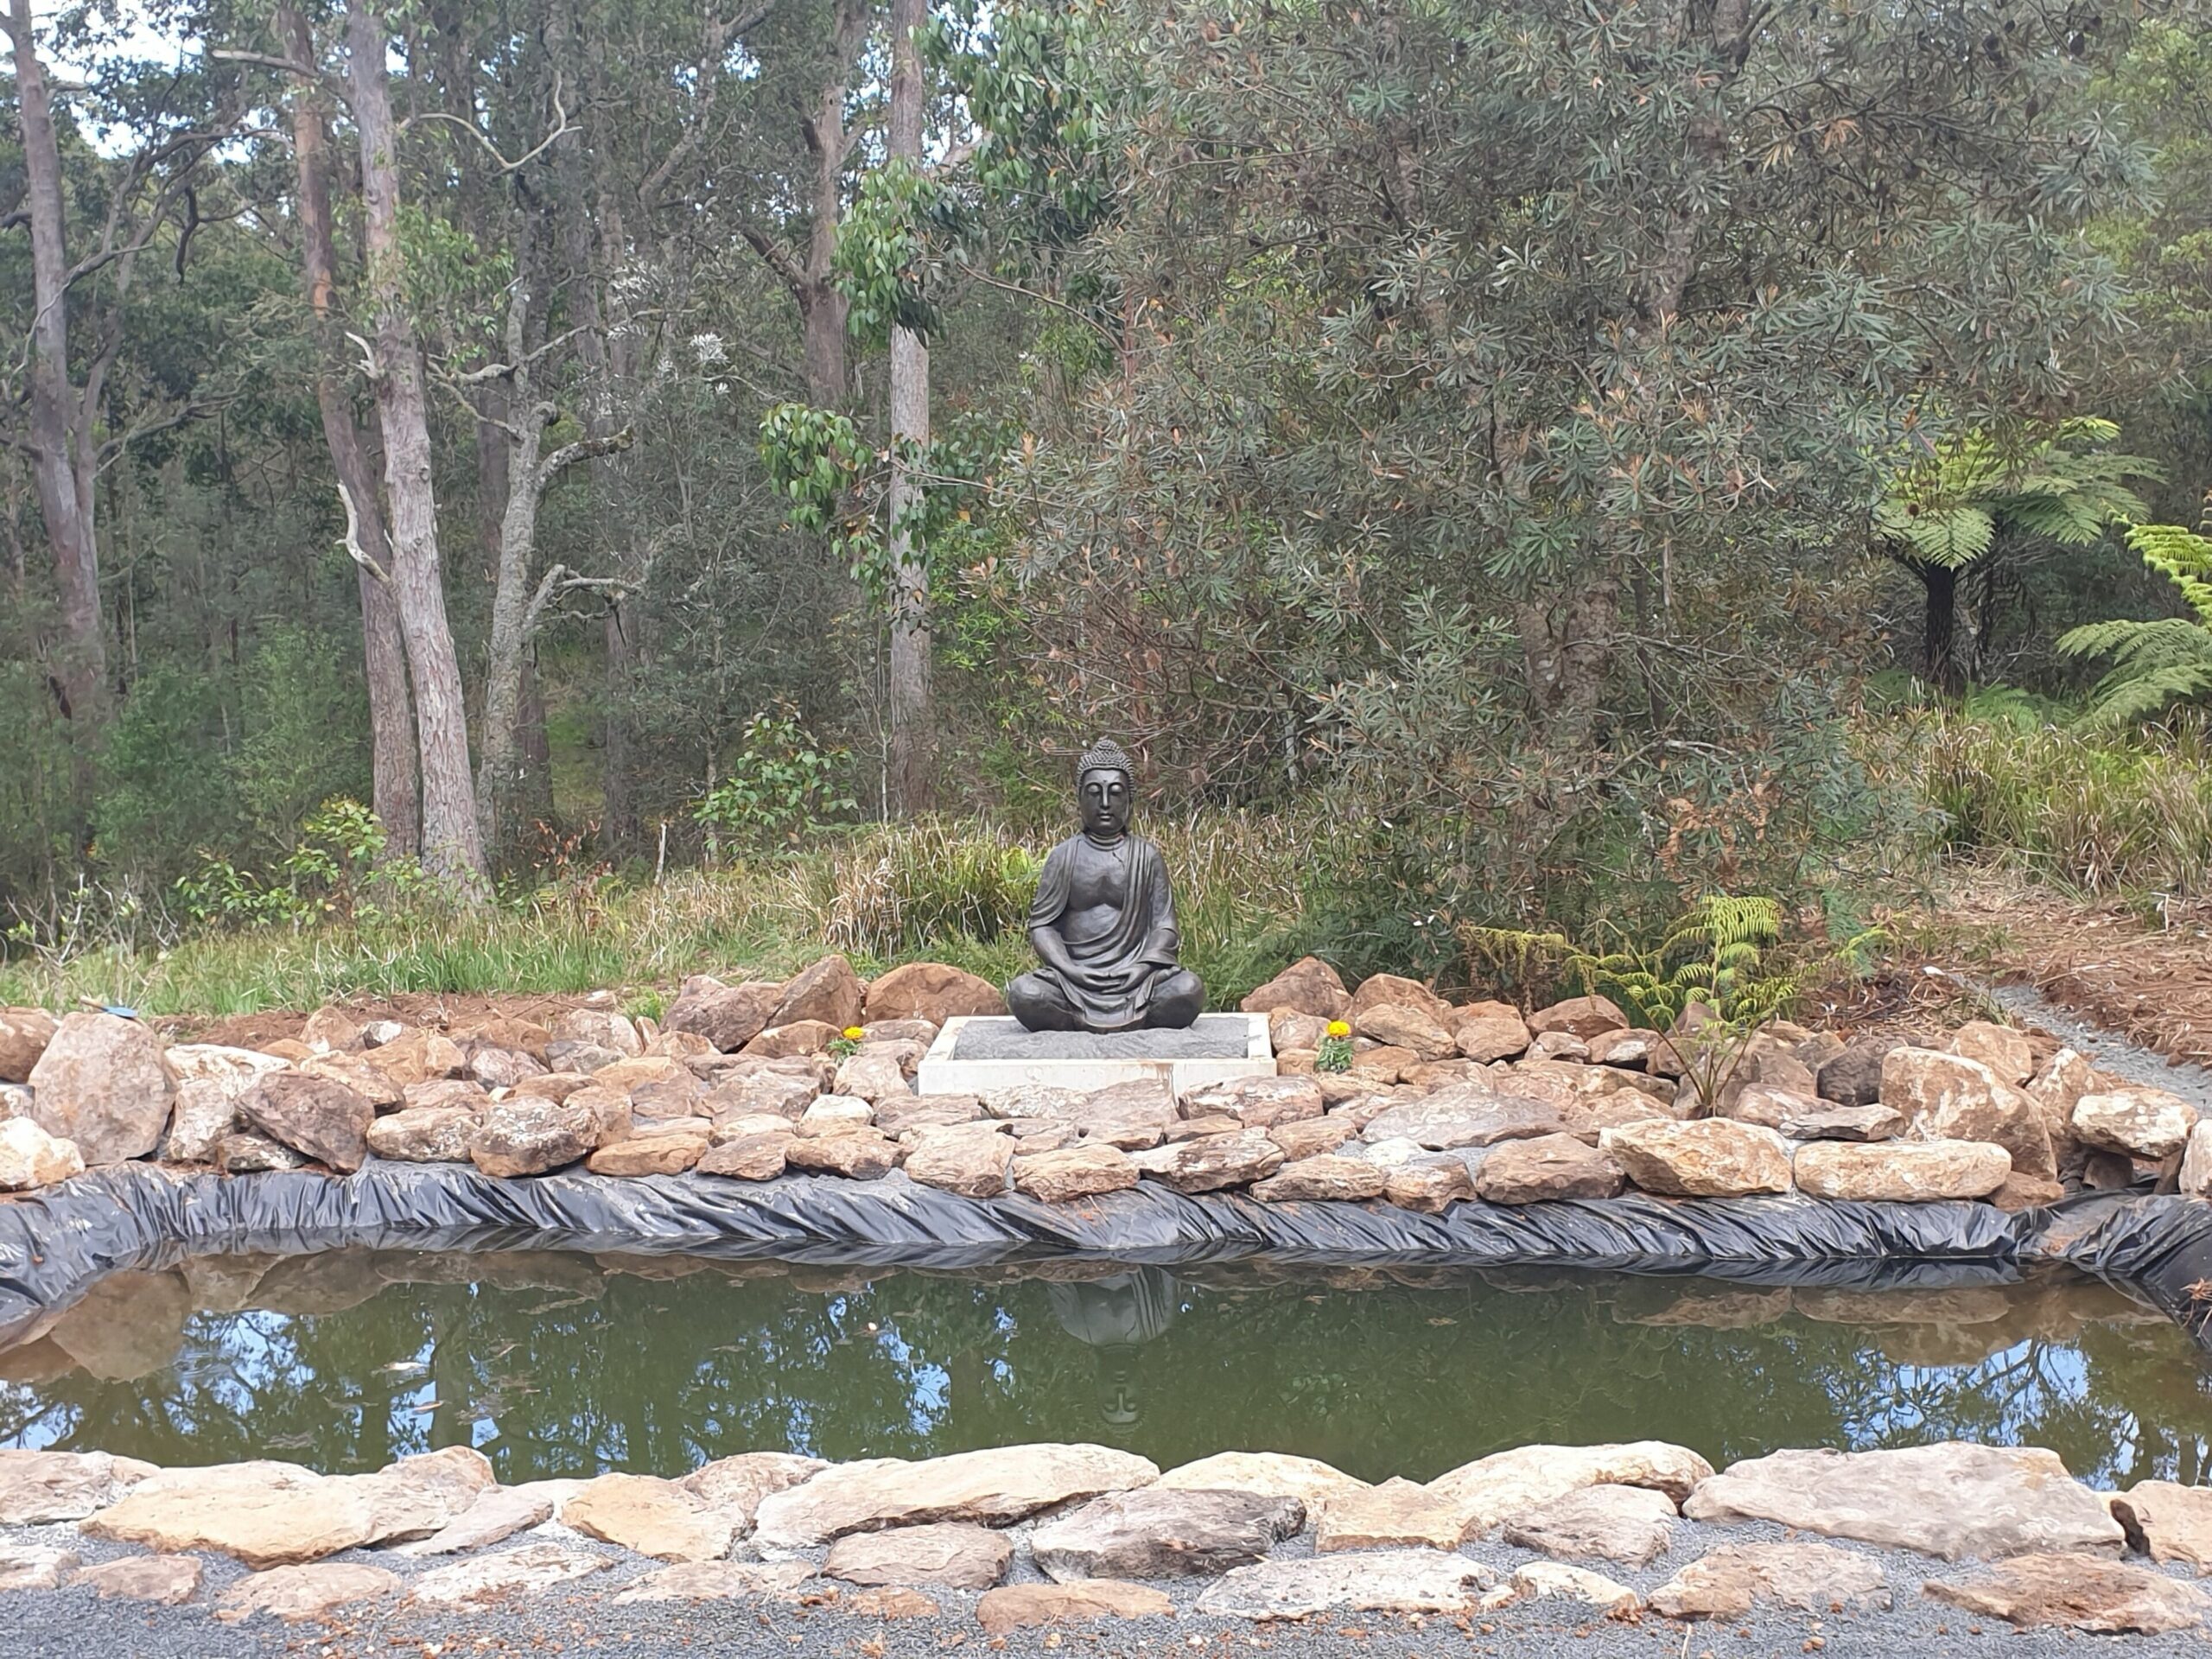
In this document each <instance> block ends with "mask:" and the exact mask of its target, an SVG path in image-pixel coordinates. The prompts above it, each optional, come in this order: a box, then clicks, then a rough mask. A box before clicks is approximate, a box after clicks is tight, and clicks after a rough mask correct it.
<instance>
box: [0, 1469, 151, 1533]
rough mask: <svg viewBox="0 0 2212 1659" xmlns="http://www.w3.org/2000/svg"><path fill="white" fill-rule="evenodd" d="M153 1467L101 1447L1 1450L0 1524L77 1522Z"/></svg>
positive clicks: (140, 1478) (136, 1482)
mask: <svg viewBox="0 0 2212 1659" xmlns="http://www.w3.org/2000/svg"><path fill="white" fill-rule="evenodd" d="M155 1472H156V1470H155V1468H154V1465H152V1464H150V1463H140V1462H139V1461H138V1460H137V1459H135V1458H118V1457H111V1456H110V1455H109V1454H108V1453H107V1452H16V1451H7V1450H0V1527H41V1526H47V1525H50V1524H52V1523H53V1522H57V1521H81V1520H83V1519H84V1518H85V1517H86V1516H88V1515H91V1514H92V1513H93V1512H94V1511H95V1510H104V1509H105V1508H106V1507H107V1506H108V1505H109V1504H111V1503H115V1502H116V1501H117V1500H118V1498H120V1497H122V1496H123V1495H124V1493H125V1492H127V1491H130V1489H131V1488H132V1487H133V1486H136V1485H137V1484H138V1483H139V1482H140V1481H142V1480H143V1479H145V1478H146V1477H147V1476H149V1475H151V1474H153V1473H155Z"/></svg>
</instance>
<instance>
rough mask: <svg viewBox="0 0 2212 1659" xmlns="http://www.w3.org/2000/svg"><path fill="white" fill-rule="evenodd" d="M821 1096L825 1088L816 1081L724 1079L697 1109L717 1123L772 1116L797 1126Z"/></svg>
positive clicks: (765, 1076)
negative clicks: (769, 1114)
mask: <svg viewBox="0 0 2212 1659" xmlns="http://www.w3.org/2000/svg"><path fill="white" fill-rule="evenodd" d="M821 1095H822V1085H821V1084H820V1083H818V1082H817V1081H816V1080H815V1079H814V1078H812V1077H801V1076H798V1075H797V1074H795V1073H792V1072H789V1071H754V1072H751V1073H749V1074H747V1075H746V1076H744V1077H727V1078H725V1079H723V1080H722V1081H721V1082H720V1083H718V1084H715V1086H714V1087H713V1088H712V1089H710V1090H708V1091H707V1094H706V1096H704V1098H702V1100H701V1101H700V1103H699V1105H698V1108H697V1109H698V1110H700V1111H702V1112H703V1113H705V1114H706V1115H707V1116H709V1117H711V1118H714V1119H715V1121H716V1122H722V1121H725V1120H727V1119H729V1118H734V1117H755V1116H760V1114H761V1113H764V1112H772V1113H773V1114H775V1116H779V1117H787V1118H790V1119H791V1121H792V1122H798V1118H799V1116H800V1115H801V1114H802V1113H804V1111H805V1110H806V1109H807V1108H808V1107H809V1106H811V1105H812V1104H813V1103H815V1101H816V1100H817V1099H819V1098H820V1097H821Z"/></svg>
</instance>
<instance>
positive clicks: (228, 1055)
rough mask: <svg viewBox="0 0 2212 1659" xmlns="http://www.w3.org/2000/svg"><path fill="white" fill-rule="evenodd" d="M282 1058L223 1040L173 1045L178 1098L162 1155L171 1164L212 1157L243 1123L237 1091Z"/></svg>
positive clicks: (277, 1066) (172, 1070) (278, 1065)
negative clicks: (230, 1045)
mask: <svg viewBox="0 0 2212 1659" xmlns="http://www.w3.org/2000/svg"><path fill="white" fill-rule="evenodd" d="M283 1064H284V1063H283V1061H282V1060H280V1059H277V1058H275V1057H274V1056H273V1055H269V1054H263V1053H259V1052H256V1051H255V1050H253V1049H251V1048H226V1047H224V1046H221V1045H220V1044H219V1043H181V1044H179V1045H178V1046H175V1047H174V1048H172V1049H170V1050H169V1051H168V1065H169V1071H170V1073H171V1074H172V1075H173V1076H174V1077H175V1078H176V1101H175V1106H174V1107H173V1109H171V1112H170V1115H169V1132H168V1141H167V1142H165V1143H164V1145H163V1146H162V1157H164V1158H165V1159H167V1160H168V1161H169V1162H170V1163H173V1164H208V1163H213V1161H214V1160H215V1143H216V1142H217V1141H219V1140H221V1139H222V1138H223V1137H224V1136H225V1135H229V1134H231V1133H232V1131H234V1130H235V1129H237V1128H238V1127H239V1125H238V1096H239V1095H240V1094H241V1093H243V1092H244V1091H245V1088H246V1085H247V1084H251V1082H252V1081H253V1080H254V1079H255V1078H256V1077H259V1076H261V1075H262V1074H263V1073H264V1072H266V1071H277V1070H280V1069H281V1068H282V1067H283Z"/></svg>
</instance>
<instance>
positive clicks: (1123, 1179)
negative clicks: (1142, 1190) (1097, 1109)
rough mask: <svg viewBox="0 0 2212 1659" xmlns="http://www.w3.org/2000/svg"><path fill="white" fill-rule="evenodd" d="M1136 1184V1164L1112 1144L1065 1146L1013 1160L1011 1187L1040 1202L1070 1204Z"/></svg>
mask: <svg viewBox="0 0 2212 1659" xmlns="http://www.w3.org/2000/svg"><path fill="white" fill-rule="evenodd" d="M1136 1184H1137V1166H1136V1165H1135V1164H1134V1163H1132V1162H1131V1161H1130V1160H1129V1155H1128V1154H1127V1153H1125V1152H1122V1151H1121V1150H1119V1149H1118V1148H1116V1147H1106V1146H1089V1147H1063V1148H1061V1149H1059V1150H1058V1151H1053V1152H1038V1153H1030V1154H1025V1155H1023V1156H1021V1157H1019V1158H1016V1159H1015V1160H1014V1190H1015V1191H1016V1192H1021V1193H1023V1194H1026V1195H1027V1197H1030V1198H1035V1199H1037V1200H1038V1201H1039V1203H1042V1204H1072V1203H1074V1202H1075V1201H1076V1200H1077V1199H1079V1198H1096V1197H1097V1196H1098V1195H1099V1194H1100V1193H1102V1192H1121V1191H1122V1189H1124V1188H1126V1187H1132V1186H1135V1185H1136Z"/></svg>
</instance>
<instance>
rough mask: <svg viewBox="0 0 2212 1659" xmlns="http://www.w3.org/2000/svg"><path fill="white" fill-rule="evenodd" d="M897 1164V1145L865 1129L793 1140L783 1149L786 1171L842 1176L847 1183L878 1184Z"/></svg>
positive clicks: (799, 1137)
mask: <svg viewBox="0 0 2212 1659" xmlns="http://www.w3.org/2000/svg"><path fill="white" fill-rule="evenodd" d="M898 1162H899V1148H898V1146H897V1145H896V1143H894V1142H893V1141H890V1140H888V1139H887V1138H886V1137H885V1136H884V1135H882V1134H880V1132H879V1131H877V1130H875V1129H872V1128H855V1129H853V1130H851V1131H850V1132H849V1133H847V1134H844V1135H817V1136H813V1137H808V1136H804V1135H800V1136H796V1137H794V1138H793V1139H792V1141H791V1144H790V1145H789V1146H787V1147H785V1148H784V1163H785V1166H786V1167H787V1168H791V1169H803V1170H815V1171H820V1172H823V1173H828V1174H831V1175H842V1176H843V1177H844V1178H845V1179H847V1180H849V1181H879V1180H881V1179H883V1178H884V1177H885V1176H886V1175H888V1174H889V1173H891V1172H892V1170H893V1168H894V1167H895V1166H897V1164H898Z"/></svg>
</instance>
